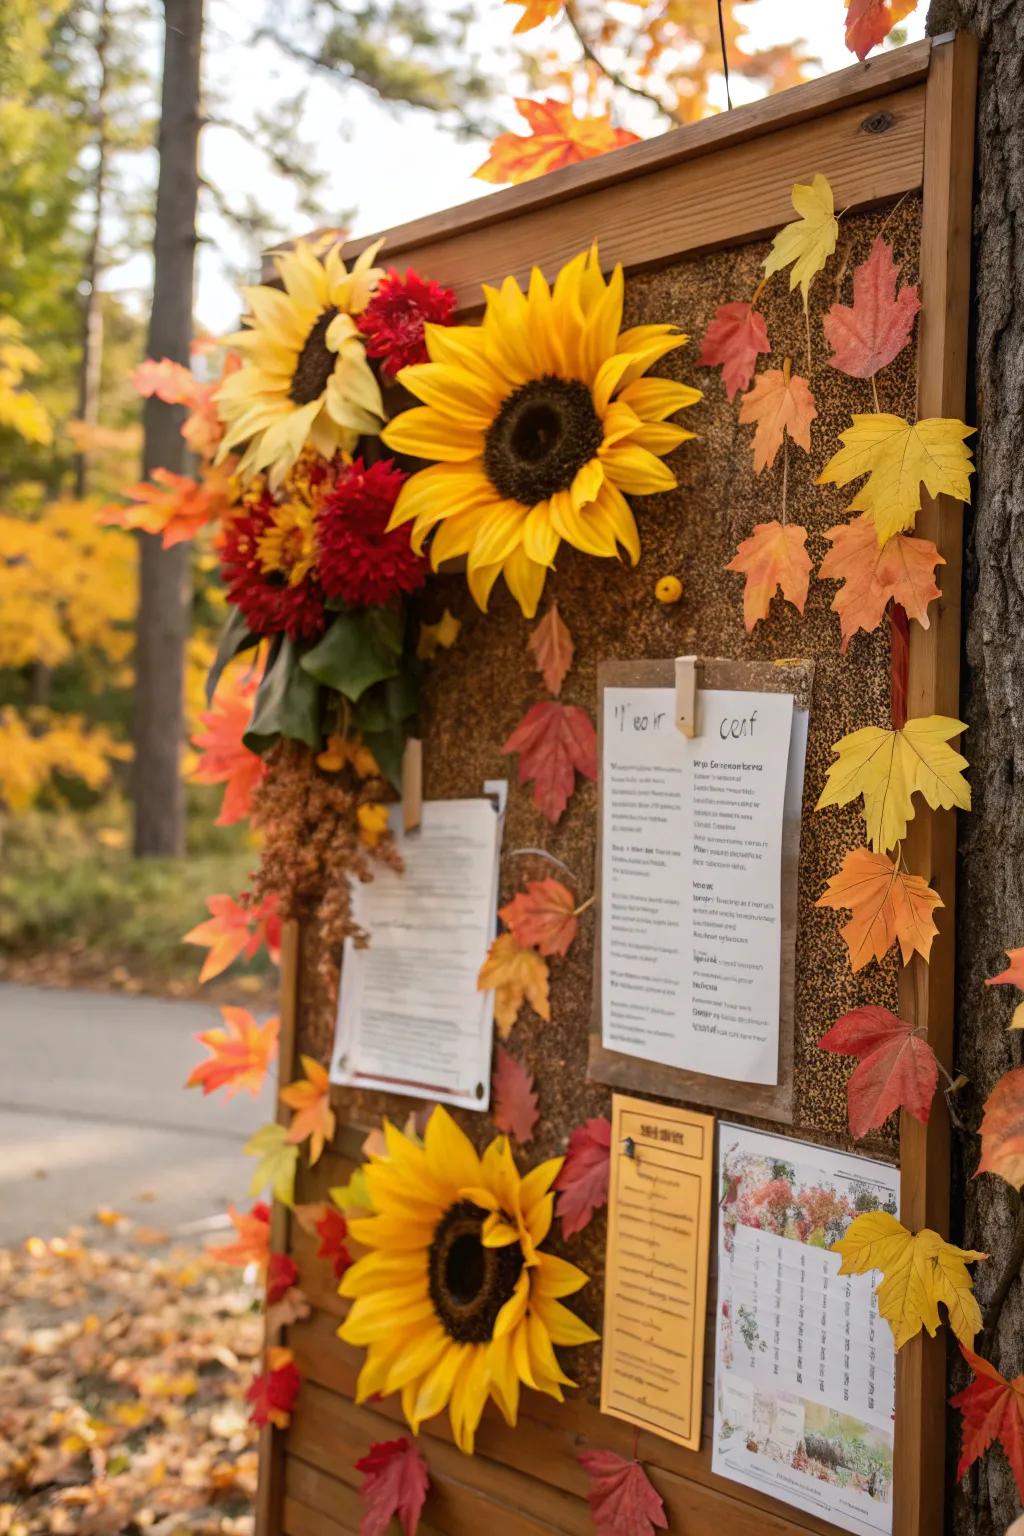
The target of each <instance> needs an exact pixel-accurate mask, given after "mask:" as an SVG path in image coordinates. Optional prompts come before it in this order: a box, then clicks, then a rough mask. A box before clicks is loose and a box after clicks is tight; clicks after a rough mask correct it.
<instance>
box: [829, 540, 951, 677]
mask: <svg viewBox="0 0 1024 1536" xmlns="http://www.w3.org/2000/svg"><path fill="white" fill-rule="evenodd" d="M825 537H826V539H828V540H830V542H831V544H832V548H831V549H830V550H829V552H828V554H827V555H826V556H825V558H824V560H823V561H822V562H821V565H820V566H819V567H818V579H819V580H820V581H841V582H842V583H843V586H842V587H841V588H840V589H839V591H838V592H837V593H836V595H835V597H834V598H833V599H832V611H833V613H838V615H839V629H840V633H841V635H842V645H841V646H840V650H841V651H845V650H846V647H847V646H848V645H849V643H850V638H851V636H852V635H854V634H856V632H857V630H858V629H863V630H867V631H870V630H873V629H877V628H878V626H879V624H880V623H881V622H882V615H883V614H884V613H885V610H886V606H887V604H888V602H889V599H890V598H892V599H893V601H894V602H897V603H899V605H900V606H901V608H904V609H905V610H906V612H907V613H908V614H909V616H910V617H911V618H912V619H916V620H917V622H918V623H919V624H920V625H921V627H922V629H927V628H928V623H929V621H928V604H929V603H930V602H932V601H933V600H934V599H935V598H936V597H938V596H939V589H938V587H937V586H936V585H935V568H936V566H939V565H945V563H946V562H945V560H944V559H943V557H942V556H941V555H940V554H939V552H938V550H937V549H936V548H935V545H934V544H933V543H932V541H931V539H916V538H914V537H912V536H911V535H910V534H906V533H894V534H893V535H892V537H891V538H890V539H887V540H886V541H885V543H884V544H883V545H882V547H881V548H879V546H878V535H877V531H876V529H875V524H874V521H873V519H872V517H871V516H870V514H869V513H867V512H864V513H862V514H861V516H860V517H855V518H854V520H853V522H852V523H840V524H839V526H838V527H837V528H829V529H827V530H826V532H825Z"/></svg>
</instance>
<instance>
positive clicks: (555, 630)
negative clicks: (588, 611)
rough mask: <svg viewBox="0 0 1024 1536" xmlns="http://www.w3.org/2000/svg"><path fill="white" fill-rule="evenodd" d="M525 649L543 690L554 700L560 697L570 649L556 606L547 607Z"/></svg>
mask: <svg viewBox="0 0 1024 1536" xmlns="http://www.w3.org/2000/svg"><path fill="white" fill-rule="evenodd" d="M527 645H528V646H529V648H530V650H531V651H532V652H533V662H534V666H535V667H536V668H537V671H538V672H539V673H540V675H541V677H542V678H543V679H544V686H545V688H546V689H547V690H548V692H549V693H553V694H555V695H556V696H557V695H558V694H560V693H561V691H562V684H563V683H564V682H565V675H566V673H567V672H568V670H569V668H570V667H571V666H572V657H573V650H574V646H573V643H572V635H570V633H569V629H568V626H567V624H566V623H565V620H564V619H563V618H562V615H561V614H560V613H559V611H558V604H557V603H556V602H552V604H551V607H550V608H549V609H548V611H547V613H546V614H545V615H544V617H543V618H542V619H541V621H540V623H539V624H538V625H537V628H536V629H535V630H534V631H533V633H532V634H531V636H530V638H529V640H528V641H527Z"/></svg>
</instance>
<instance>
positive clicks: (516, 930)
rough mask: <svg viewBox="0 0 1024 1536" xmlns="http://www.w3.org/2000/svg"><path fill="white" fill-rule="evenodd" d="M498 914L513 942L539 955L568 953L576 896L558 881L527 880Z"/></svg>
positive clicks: (574, 935)
mask: <svg viewBox="0 0 1024 1536" xmlns="http://www.w3.org/2000/svg"><path fill="white" fill-rule="evenodd" d="M498 916H499V917H500V918H501V920H502V922H503V923H504V924H505V926H506V928H508V930H509V932H510V933H511V935H512V937H513V938H514V939H515V941H516V943H517V944H519V945H520V946H521V947H522V948H523V949H529V948H530V946H531V945H532V946H533V947H535V948H536V949H538V950H539V951H540V953H541V954H542V955H566V954H568V953H569V946H570V944H571V943H572V941H573V939H574V938H575V937H576V927H577V917H576V898H575V896H573V894H572V892H571V891H570V890H568V889H567V887H566V886H564V885H563V884H562V882H561V880H530V881H529V882H528V883H527V886H526V890H525V891H520V892H519V893H518V894H517V895H515V896H513V898H512V900H511V901H509V902H506V903H505V905H504V906H503V907H499V908H498Z"/></svg>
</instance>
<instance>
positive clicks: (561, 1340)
mask: <svg viewBox="0 0 1024 1536" xmlns="http://www.w3.org/2000/svg"><path fill="white" fill-rule="evenodd" d="M531 1305H532V1307H533V1310H534V1311H535V1312H536V1314H537V1316H538V1317H539V1318H540V1320H541V1322H542V1323H543V1324H544V1327H545V1328H546V1329H547V1332H548V1334H549V1336H550V1339H551V1342H552V1344H562V1345H576V1344H592V1343H593V1341H594V1340H595V1339H596V1338H598V1337H599V1335H598V1334H596V1333H595V1332H594V1330H593V1328H591V1327H589V1326H588V1325H587V1324H586V1323H585V1322H584V1321H583V1319H582V1318H581V1317H577V1316H576V1314H575V1312H570V1311H569V1308H568V1307H563V1306H562V1303H561V1302H560V1301H552V1300H550V1299H549V1298H547V1297H538V1296H535V1297H534V1299H533V1302H532V1303H531Z"/></svg>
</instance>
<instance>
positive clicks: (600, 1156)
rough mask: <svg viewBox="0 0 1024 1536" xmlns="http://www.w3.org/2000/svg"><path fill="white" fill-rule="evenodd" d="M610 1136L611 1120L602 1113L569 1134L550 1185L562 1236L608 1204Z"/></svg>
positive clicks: (573, 1231) (578, 1228)
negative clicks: (552, 1189)
mask: <svg viewBox="0 0 1024 1536" xmlns="http://www.w3.org/2000/svg"><path fill="white" fill-rule="evenodd" d="M611 1139H612V1127H611V1121H610V1120H608V1119H607V1118H606V1117H605V1116H604V1115H597V1116H595V1118H594V1119H593V1120H588V1121H587V1122H586V1123H585V1124H584V1125H578V1126H577V1127H576V1129H575V1130H574V1131H573V1133H572V1135H571V1136H570V1137H569V1145H568V1148H567V1149H566V1153H565V1162H564V1163H563V1164H562V1167H561V1169H560V1170H559V1174H558V1177H557V1178H556V1179H555V1182H554V1185H553V1186H552V1187H553V1188H554V1189H556V1190H557V1191H558V1200H557V1203H556V1205H555V1215H556V1216H557V1217H558V1218H559V1220H560V1221H561V1223H562V1236H563V1237H575V1235H576V1233H577V1232H582V1231H583V1229H584V1227H586V1226H588V1225H589V1224H590V1218H591V1217H592V1216H593V1214H594V1212H595V1211H597V1210H600V1208H601V1207H602V1206H603V1205H607V1204H608V1170H609V1168H610V1166H611Z"/></svg>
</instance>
